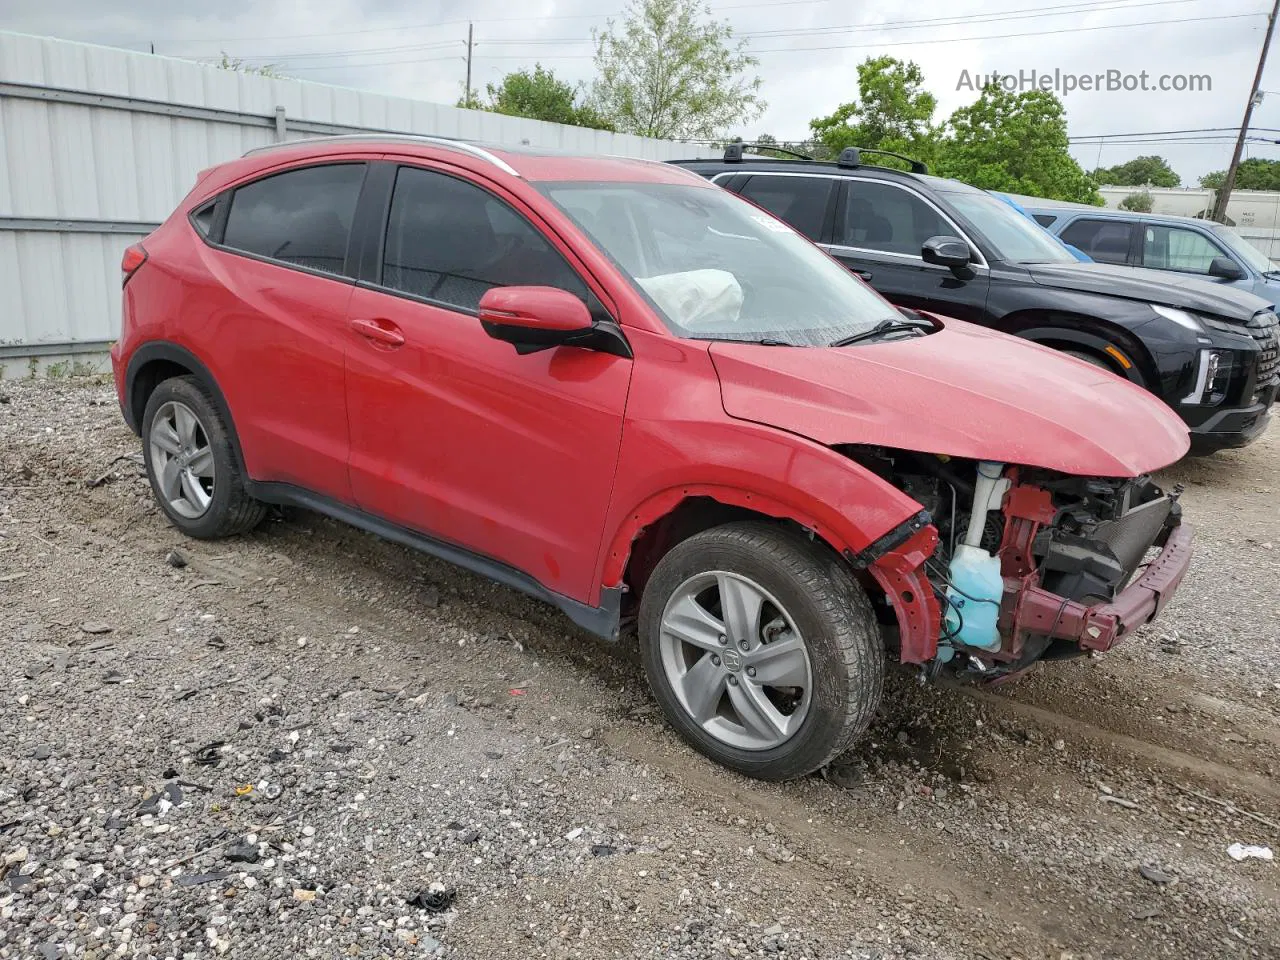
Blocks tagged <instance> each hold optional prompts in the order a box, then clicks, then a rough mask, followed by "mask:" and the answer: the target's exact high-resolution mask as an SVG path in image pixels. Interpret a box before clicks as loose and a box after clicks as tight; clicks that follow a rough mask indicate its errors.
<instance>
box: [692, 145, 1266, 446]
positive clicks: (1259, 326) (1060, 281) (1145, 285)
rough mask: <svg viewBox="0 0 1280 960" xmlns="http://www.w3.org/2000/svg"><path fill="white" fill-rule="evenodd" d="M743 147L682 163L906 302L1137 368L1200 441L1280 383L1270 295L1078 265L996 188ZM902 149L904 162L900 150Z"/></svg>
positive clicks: (1253, 422) (1122, 371) (1234, 422)
mask: <svg viewBox="0 0 1280 960" xmlns="http://www.w3.org/2000/svg"><path fill="white" fill-rule="evenodd" d="M872 152H875V153H879V152H881V151H859V150H857V149H855V148H850V149H848V150H845V151H844V152H843V153H842V154H841V155H840V159H839V160H838V161H837V162H834V163H827V162H820V161H815V160H778V159H769V158H766V157H750V156H744V154H743V151H742V145H741V144H733V145H731V146H730V147H729V148H728V149H727V150H726V152H725V157H724V159H723V160H678V161H673V162H674V163H678V164H679V165H680V166H683V167H686V168H687V169H689V170H692V171H694V172H695V173H698V174H701V175H702V176H704V177H707V178H708V179H710V180H712V181H713V182H714V183H718V184H720V185H721V186H723V187H724V188H725V189H727V190H731V191H733V192H734V193H738V194H741V195H742V196H743V197H746V198H747V199H748V200H751V201H753V202H754V203H756V204H758V205H759V206H761V207H764V208H765V209H766V210H769V211H770V212H771V213H773V214H775V215H776V216H778V217H781V218H782V219H783V220H786V221H787V222H788V223H790V224H791V225H792V226H793V227H795V228H796V229H797V230H799V231H800V232H801V233H803V234H805V235H806V236H808V237H809V238H810V239H812V240H814V241H815V242H817V243H819V244H820V245H821V246H822V247H823V248H824V249H826V250H827V251H828V252H829V253H831V254H832V256H834V257H836V258H837V259H838V260H840V262H841V263H843V264H845V266H847V267H848V268H849V269H850V270H852V271H853V272H854V273H856V274H857V275H858V276H860V277H861V278H862V279H863V280H865V281H867V282H868V283H869V284H871V286H873V287H875V289H876V290H878V291H880V293H881V294H883V295H884V296H885V297H886V298H888V299H889V300H890V301H892V302H893V303H895V304H896V305H898V306H899V307H901V308H906V309H908V310H910V309H919V310H928V311H933V312H937V313H940V314H943V315H946V316H951V317H957V318H959V319H961V320H968V321H971V322H973V323H979V324H982V325H983V326H987V327H994V328H995V329H997V330H1002V331H1004V332H1006V333H1012V334H1016V335H1017V336H1020V337H1025V338H1027V339H1029V340H1035V341H1037V342H1039V343H1043V344H1045V345H1047V346H1051V347H1056V348H1057V349H1060V350H1063V351H1066V352H1068V353H1071V354H1073V355H1075V356H1078V357H1080V358H1081V359H1084V360H1088V361H1089V362H1091V363H1094V364H1096V365H1098V366H1102V367H1105V368H1107V369H1108V370H1111V371H1112V372H1114V373H1116V374H1119V375H1120V376H1123V377H1127V378H1128V379H1129V380H1132V381H1134V382H1135V383H1138V384H1140V385H1142V386H1144V387H1146V388H1147V389H1148V390H1150V391H1151V392H1152V393H1154V394H1156V395H1157V396H1158V397H1160V398H1161V399H1162V400H1164V401H1165V403H1167V404H1169V406H1171V407H1172V408H1173V409H1174V410H1176V411H1177V412H1178V413H1179V414H1180V415H1181V416H1182V418H1183V419H1184V420H1185V421H1186V422H1187V425H1188V426H1189V427H1190V429H1191V437H1192V450H1193V451H1194V452H1197V453H1211V452H1213V451H1215V450H1220V449H1222V448H1224V447H1238V446H1244V445H1245V444H1247V443H1250V442H1251V441H1253V440H1254V439H1256V438H1257V437H1258V436H1259V435H1260V434H1261V433H1262V431H1263V430H1264V429H1265V428H1266V425H1267V423H1268V422H1269V420H1270V408H1271V404H1272V403H1273V402H1274V401H1275V399H1276V394H1277V389H1278V388H1280V344H1278V342H1277V338H1278V334H1277V320H1276V314H1275V311H1274V309H1273V308H1272V305H1271V304H1269V303H1267V301H1265V300H1263V299H1261V298H1260V297H1257V296H1255V295H1253V294H1251V293H1248V292H1245V291H1242V290H1237V289H1234V288H1230V287H1223V286H1219V285H1216V284H1211V283H1208V282H1206V281H1203V280H1197V279H1194V278H1191V277H1180V276H1174V275H1170V274H1168V273H1160V272H1156V271H1147V270H1135V269H1133V268H1131V267H1115V266H1111V265H1108V264H1102V263H1082V262H1080V261H1078V260H1077V259H1076V258H1075V257H1074V256H1073V255H1072V254H1071V253H1070V252H1069V251H1068V250H1067V249H1066V248H1065V247H1063V246H1062V244H1060V243H1059V242H1058V241H1057V240H1056V239H1054V238H1053V237H1052V236H1050V235H1049V234H1048V233H1046V232H1045V231H1044V230H1043V229H1041V228H1040V227H1039V226H1037V225H1036V224H1035V223H1033V222H1032V221H1031V220H1030V219H1028V218H1027V217H1026V216H1024V215H1023V214H1021V213H1019V212H1018V211H1017V210H1016V209H1014V208H1013V207H1012V206H1011V205H1009V204H1008V203H1005V202H1004V201H1002V200H1000V199H998V198H997V197H995V196H993V195H992V194H990V193H987V192H985V191H982V190H978V189H976V188H974V187H971V186H968V185H967V184H964V183H960V182H959V181H957V180H945V179H942V178H940V177H933V176H929V175H928V174H927V172H926V171H925V168H924V166H923V165H922V164H919V163H916V162H915V161H908V162H909V163H910V164H911V167H912V172H910V173H907V172H902V171H898V170H893V169H889V168H887V167H881V166H874V165H864V164H863V163H862V154H863V153H872ZM902 159H905V158H902Z"/></svg>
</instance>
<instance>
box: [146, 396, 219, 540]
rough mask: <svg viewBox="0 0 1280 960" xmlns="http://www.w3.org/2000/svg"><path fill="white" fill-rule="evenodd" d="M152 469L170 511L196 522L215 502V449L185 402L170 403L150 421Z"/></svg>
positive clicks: (173, 401)
mask: <svg viewBox="0 0 1280 960" xmlns="http://www.w3.org/2000/svg"><path fill="white" fill-rule="evenodd" d="M149 440H150V442H151V469H152V470H153V471H154V472H155V476H156V485H157V486H158V487H159V488H160V495H161V496H162V497H164V499H165V502H166V503H168V504H169V508H170V509H171V510H173V512H174V513H176V514H178V515H179V516H182V517H186V518H187V519H188V520H195V519H196V518H197V517H201V516H203V515H204V513H205V511H206V510H208V509H209V504H210V503H212V502H213V481H214V469H213V450H212V449H211V448H210V446H209V434H208V432H207V431H206V430H205V428H204V424H203V423H201V422H200V418H199V417H197V416H196V415H195V413H194V412H193V411H192V410H191V408H190V407H188V406H187V405H186V404H185V403H181V402H179V401H177V400H170V401H169V402H168V403H166V404H165V405H164V406H162V407H161V408H160V409H159V410H157V411H156V415H155V417H154V418H153V419H152V421H151V434H150V437H149Z"/></svg>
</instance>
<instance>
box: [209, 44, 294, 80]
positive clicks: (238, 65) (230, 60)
mask: <svg viewBox="0 0 1280 960" xmlns="http://www.w3.org/2000/svg"><path fill="white" fill-rule="evenodd" d="M215 66H217V67H218V68H219V69H221V70H234V71H236V72H237V73H253V74H257V75H258V76H260V77H280V76H281V73H280V71H279V69H278V68H277V67H276V65H275V64H274V63H264V64H261V65H260V66H256V67H255V66H251V65H250V64H248V63H247V62H245V61H244V60H242V59H241V58H240V57H232V56H229V55H228V54H227V52H226V51H225V50H224V51H222V59H221V60H219V61H218V62H217V63H216V64H215Z"/></svg>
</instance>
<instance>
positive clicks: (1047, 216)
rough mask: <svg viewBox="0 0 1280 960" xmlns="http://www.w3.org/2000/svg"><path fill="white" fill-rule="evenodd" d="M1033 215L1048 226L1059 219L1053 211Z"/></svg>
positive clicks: (1039, 222)
mask: <svg viewBox="0 0 1280 960" xmlns="http://www.w3.org/2000/svg"><path fill="white" fill-rule="evenodd" d="M1031 217H1032V219H1034V220H1035V222H1036V223H1038V224H1040V226H1042V227H1047V226H1049V225H1050V224H1051V223H1053V221H1055V220H1057V219H1058V218H1057V217H1055V216H1054V215H1053V214H1052V213H1033V214H1032V215H1031Z"/></svg>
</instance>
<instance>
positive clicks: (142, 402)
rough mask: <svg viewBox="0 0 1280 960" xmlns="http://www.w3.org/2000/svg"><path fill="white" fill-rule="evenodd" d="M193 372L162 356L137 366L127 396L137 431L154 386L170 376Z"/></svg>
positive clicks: (189, 374) (140, 430)
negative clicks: (130, 389)
mask: <svg viewBox="0 0 1280 960" xmlns="http://www.w3.org/2000/svg"><path fill="white" fill-rule="evenodd" d="M194 373H195V371H194V370H191V369H188V368H187V367H184V366H183V365H182V364H180V363H178V362H177V361H175V360H169V359H164V358H160V359H156V360H149V361H147V362H146V363H144V364H143V365H142V366H141V367H139V368H138V372H137V373H136V374H135V375H134V378H133V392H132V393H131V394H130V396H129V412H130V414H132V416H133V422H134V423H135V424H137V426H138V432H139V433H141V432H142V415H143V414H144V413H145V412H146V409H147V401H148V400H149V399H151V394H152V392H153V391H154V390H155V388H156V387H158V386H160V384H162V383H164V381H166V380H169V379H171V378H172V377H187V376H191V375H193V374H194Z"/></svg>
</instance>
